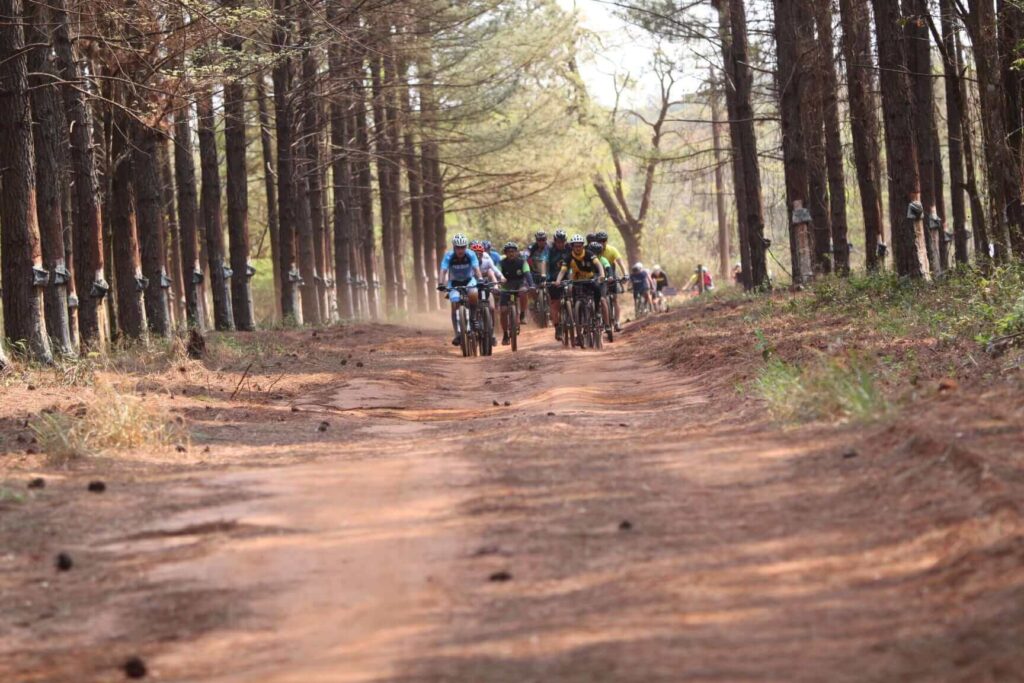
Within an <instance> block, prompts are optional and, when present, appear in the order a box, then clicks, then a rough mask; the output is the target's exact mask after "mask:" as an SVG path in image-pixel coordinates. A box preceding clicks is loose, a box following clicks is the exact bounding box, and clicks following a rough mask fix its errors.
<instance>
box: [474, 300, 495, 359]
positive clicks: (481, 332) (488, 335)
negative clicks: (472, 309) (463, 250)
mask: <svg viewBox="0 0 1024 683" xmlns="http://www.w3.org/2000/svg"><path fill="white" fill-rule="evenodd" d="M495 286H496V283H494V282H480V283H478V284H477V289H478V290H479V291H480V305H479V306H477V316H476V318H477V320H478V321H479V324H478V325H474V326H473V330H474V331H476V333H477V343H478V345H479V347H480V355H481V356H490V355H492V354H493V353H494V314H493V313H492V311H491V306H490V300H491V290H492V289H493V288H494V287H495ZM474 322H475V321H474Z"/></svg>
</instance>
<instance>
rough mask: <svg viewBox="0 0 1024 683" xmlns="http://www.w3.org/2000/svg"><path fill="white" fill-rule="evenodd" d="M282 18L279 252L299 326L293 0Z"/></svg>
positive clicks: (277, 69)
mask: <svg viewBox="0 0 1024 683" xmlns="http://www.w3.org/2000/svg"><path fill="white" fill-rule="evenodd" d="M274 8H275V10H277V14H278V17H279V21H278V22H277V23H275V24H274V32H273V37H272V42H273V48H274V52H275V53H277V62H276V63H275V65H274V72H273V80H274V110H275V111H274V117H275V118H274V126H275V129H276V131H277V205H278V211H277V215H278V219H279V220H280V222H281V226H280V233H279V238H280V249H279V253H278V254H276V259H277V268H278V272H279V274H280V279H281V317H282V319H283V320H285V321H288V322H292V323H294V324H296V325H301V324H302V301H301V283H302V277H301V276H300V275H299V269H298V267H297V265H296V263H297V262H296V258H295V211H296V203H297V202H298V197H297V196H296V187H297V186H296V182H295V154H294V150H293V140H292V124H293V123H294V118H295V113H294V108H293V101H292V78H293V71H294V65H293V63H292V59H291V57H288V56H284V55H282V54H281V53H282V52H283V51H284V49H285V47H286V46H287V45H288V41H289V34H290V31H291V27H290V23H289V21H288V19H287V17H288V16H289V14H290V12H291V2H290V0H275V2H274Z"/></svg>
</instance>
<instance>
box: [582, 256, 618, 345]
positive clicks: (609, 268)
mask: <svg viewBox="0 0 1024 683" xmlns="http://www.w3.org/2000/svg"><path fill="white" fill-rule="evenodd" d="M604 251H605V247H604V245H603V244H601V243H600V242H598V241H597V240H594V241H593V242H591V243H590V244H588V245H587V253H588V254H593V255H594V256H596V257H597V259H598V260H599V261H600V262H601V267H603V268H604V272H605V275H608V274H609V273H611V272H613V271H612V264H611V263H609V262H608V259H606V258H605V257H604ZM616 284H617V283H614V282H613V283H612V285H611V286H612V287H614V286H615V285H616ZM601 289H602V290H603V291H602V295H603V299H602V300H603V301H605V302H606V303H605V305H606V306H608V317H609V319H610V318H611V317H613V315H614V314H613V313H612V305H611V302H610V301H609V300H608V299H609V297H613V296H615V295H614V294H612V293H611V292H612V290H611V288H610V287H609V286H608V283H607V282H606V283H603V284H602V285H601ZM616 308H618V307H616ZM609 322H611V323H612V324H613V325H614V324H615V321H614V320H609ZM606 327H607V326H606ZM615 329H616V330H618V329H619V327H618V325H615ZM610 337H611V335H609V338H610Z"/></svg>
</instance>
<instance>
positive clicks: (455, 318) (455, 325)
mask: <svg viewBox="0 0 1024 683" xmlns="http://www.w3.org/2000/svg"><path fill="white" fill-rule="evenodd" d="M456 301H458V299H456ZM458 310H459V307H458V306H456V305H455V301H453V302H452V329H453V330H454V331H455V337H454V338H453V339H452V344H456V345H457V344H458V343H459V334H460V332H459V318H458V316H457V315H456V311H458Z"/></svg>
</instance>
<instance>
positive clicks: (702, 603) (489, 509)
mask: <svg viewBox="0 0 1024 683" xmlns="http://www.w3.org/2000/svg"><path fill="white" fill-rule="evenodd" d="M445 341H446V340H445V339H442V338H437V339H435V338H434V337H432V336H431V335H429V334H423V333H422V332H416V331H412V330H405V331H400V330H392V331H390V332H389V333H388V337H387V338H386V339H385V340H374V341H372V342H371V341H368V342H367V345H369V344H371V343H372V344H373V349H374V351H375V353H374V354H373V358H374V360H373V363H371V364H369V365H368V366H367V367H366V368H365V369H362V370H360V371H359V372H350V373H346V374H345V375H343V376H339V377H338V378H337V379H332V380H330V381H326V382H324V383H323V384H321V385H319V386H318V387H316V388H311V389H310V390H309V391H308V392H307V393H305V394H303V395H301V396H299V397H298V398H296V399H295V400H294V401H291V402H287V403H281V404H280V405H277V406H275V410H279V411H281V412H282V413H287V414H292V413H291V411H292V408H293V407H294V408H295V409H297V410H298V411H299V413H298V415H299V416H300V417H302V416H308V417H309V418H310V419H309V420H308V423H309V425H318V424H327V425H329V426H328V427H327V428H326V429H327V431H326V432H325V433H322V434H321V435H320V436H317V437H315V438H316V439H321V440H322V441H320V442H319V443H320V445H319V446H316V445H314V438H313V437H310V436H308V435H306V434H302V435H299V434H291V436H287V438H286V433H285V432H281V433H280V434H279V438H278V439H277V440H276V441H275V442H273V443H268V442H266V441H264V442H261V445H259V446H256V445H253V446H251V448H252V449H253V450H254V451H256V450H260V451H273V452H275V453H279V454H280V455H281V457H288V458H292V459H293V461H294V462H295V463H296V464H291V465H287V466H283V467H274V468H250V469H236V470H229V471H227V472H223V473H218V474H214V475H212V476H211V477H210V478H209V480H208V481H207V482H206V486H209V487H214V488H219V489H223V490H237V491H241V492H244V493H245V495H243V496H235V497H234V502H232V503H230V504H228V505H220V506H214V507H201V508H198V509H194V510H191V511H189V512H185V513H182V514H179V515H176V516H174V517H172V518H169V519H167V520H165V521H164V522H162V523H161V524H159V525H158V526H156V527H154V528H151V529H148V530H146V532H144V533H142V534H140V535H139V536H138V537H137V538H136V539H134V540H132V539H127V540H124V541H122V542H121V543H120V544H119V545H117V546H116V547H117V548H118V550H119V551H122V552H136V553H145V552H147V551H152V549H153V548H154V547H160V546H161V544H166V543H183V542H184V543H187V542H188V540H189V539H190V538H192V537H194V536H197V535H201V534H211V533H213V534H217V535H215V536H214V537H212V540H211V541H210V542H209V543H208V544H207V545H205V546H203V551H202V552H195V553H191V554H189V555H188V556H186V557H180V558H177V559H175V560H174V561H170V562H162V563H160V564H158V565H156V566H155V567H154V568H152V569H150V570H148V572H147V581H148V584H147V585H148V586H149V588H147V589H146V590H141V591H139V592H137V593H134V594H132V595H130V596H127V597H125V598H124V602H126V604H127V605H128V606H130V607H131V608H132V609H133V610H136V615H137V617H138V618H140V619H141V620H142V621H141V622H140V623H145V622H146V620H147V619H149V620H150V621H151V620H153V619H163V620H164V621H165V622H170V623H174V619H175V617H174V616H173V613H171V612H168V611H167V610H166V609H164V610H163V611H158V610H157V609H156V607H152V608H150V610H149V611H148V612H147V607H146V605H147V604H149V605H156V604H163V603H161V602H160V600H157V598H160V597H161V596H162V595H165V594H166V592H167V591H174V592H177V593H180V594H185V593H188V592H191V593H197V594H200V595H208V596H211V599H210V600H209V602H210V603H211V605H215V607H211V608H210V611H208V612H203V611H202V610H201V609H199V608H196V607H195V606H193V607H192V608H191V609H192V612H191V614H192V615H193V616H192V619H193V620H195V621H198V622H201V623H205V624H207V626H206V627H204V628H199V629H192V630H190V627H189V626H188V624H187V623H182V625H181V627H180V629H181V631H180V635H179V636H178V637H177V638H175V639H174V641H171V640H170V639H166V638H164V639H160V640H159V641H157V642H142V641H141V640H140V642H142V644H143V645H145V646H146V648H147V652H150V653H151V654H150V656H149V658H148V659H147V664H148V665H149V666H150V668H151V670H152V672H153V676H154V677H155V678H157V679H159V680H189V681H192V680H202V681H239V682H241V681H246V682H248V681H273V682H280V681H296V682H298V681H302V682H311V681H325V682H326V681H330V682H347V681H364V682H365V681H374V682H383V681H396V682H397V681H409V682H414V681H415V682H430V681H438V682H440V681H459V682H462V681H474V682H476V681H479V682H487V683H505V682H508V683H521V682H523V681H558V682H560V683H561V682H580V683H583V682H591V681H636V682H638V683H639V682H641V681H643V682H649V681H683V680H685V681H738V680H765V681H864V680H875V681H889V680H897V679H898V680H919V681H946V680H964V681H968V680H971V681H974V680H1013V675H1014V674H1013V673H1012V672H1015V671H1020V670H1021V669H1020V668H1019V665H1020V664H1021V663H1022V662H1021V657H1022V655H1021V652H1020V651H1019V647H1018V645H1019V642H1021V641H1020V636H1021V635H1022V634H1021V628H1020V624H1021V623H1022V619H1021V616H1022V608H1021V607H1020V605H1022V604H1024V602H1022V600H1021V599H1020V598H1021V597H1024V594H1022V589H1021V586H1022V585H1024V576H1021V573H1022V572H1021V563H1020V561H1019V560H1020V558H1021V556H1022V553H1024V548H1022V547H1021V544H1020V543H1019V539H1020V538H1021V537H1022V536H1021V535H1020V531H1021V525H1020V523H1019V519H1020V516H1019V514H1018V510H1017V507H1016V503H1014V502H1013V498H1014V495H1019V489H1013V488H1011V486H1019V482H1017V483H1015V480H1013V479H1012V478H1009V477H1004V476H1002V473H1000V472H999V471H997V470H994V469H991V468H990V467H988V466H987V465H985V466H982V465H980V464H979V461H978V460H977V458H976V457H975V456H974V455H973V454H971V453H968V452H966V451H963V452H961V451H949V449H948V448H947V446H946V445H944V444H941V443H938V442H936V441H935V440H933V439H929V438H927V437H924V436H912V437H911V438H910V439H909V440H908V439H906V438H898V439H897V438H895V437H894V436H893V435H892V433H891V432H889V431H885V430H882V431H881V432H879V433H878V434H876V436H873V437H871V439H872V440H871V441H870V442H868V443H860V442H858V441H857V439H859V438H861V436H860V435H858V434H857V433H855V431H856V430H850V429H835V428H824V427H819V428H803V429H798V430H791V431H786V430H780V429H778V428H777V427H774V426H772V425H770V424H768V423H766V422H765V421H763V420H761V419H760V418H759V417H758V416H757V414H756V412H751V411H750V410H748V407H747V403H745V402H744V401H742V400H741V398H740V397H739V396H734V397H733V398H728V397H727V396H725V397H723V394H722V393H721V392H718V393H714V394H712V393H711V392H708V391H707V390H706V389H705V385H704V384H703V383H702V382H701V379H700V378H699V377H687V376H685V375H680V374H679V373H678V372H677V371H674V370H672V369H670V368H668V367H666V366H664V365H661V364H660V363H659V362H658V361H656V360H655V359H653V358H648V357H646V356H645V353H646V346H645V342H644V340H643V339H641V338H640V334H639V333H638V332H637V331H635V330H634V331H633V332H627V334H625V335H624V336H623V338H622V339H620V340H619V341H616V342H615V344H613V345H611V346H610V347H608V348H607V349H606V350H605V351H603V352H600V353H597V352H583V351H566V350H563V349H562V348H561V347H560V345H557V344H556V343H555V342H554V340H553V339H551V335H550V333H549V332H547V331H533V330H528V331H527V334H526V335H525V338H524V344H523V349H522V350H521V351H520V352H519V353H516V354H512V353H509V352H506V351H500V352H499V353H498V354H497V355H495V356H494V357H493V358H490V359H463V358H461V357H458V356H457V355H455V354H456V353H457V351H453V350H452V349H451V347H446V346H445V345H444V342H445ZM495 401H497V402H498V403H499V405H497V406H495V405H494V402H495ZM506 401H508V403H509V405H508V406H505V405H504V403H505V402H506ZM313 429H314V428H313V427H310V430H311V431H312V430H313ZM876 431H878V430H876ZM271 433H272V432H271ZM852 443H856V444H857V446H858V447H857V449H856V451H857V455H856V457H843V453H845V452H848V451H849V449H850V446H851V444H852ZM1014 539H1017V540H1014ZM981 587H985V589H986V590H985V591H984V592H979V589H980V588H981ZM212 596H220V597H218V598H216V599H212ZM197 610H198V611H197ZM185 613H189V612H188V610H186V611H185ZM122 618H123V617H122ZM142 631H144V630H142ZM137 637H138V638H139V639H142V638H143V637H144V636H143V635H139V636H137ZM128 638H129V639H131V636H128ZM175 641H176V642H175ZM979 643H984V644H985V645H984V652H979V646H978V644H979ZM95 661H96V662H100V663H102V656H101V655H97V659H95ZM103 666H106V665H105V664H103ZM96 667H97V668H96V669H95V670H96V671H97V672H98V673H97V674H96V678H95V680H106V679H105V678H104V675H105V674H103V673H102V671H108V670H109V669H102V667H100V664H97V665H96ZM86 680H88V679H86Z"/></svg>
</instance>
